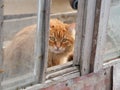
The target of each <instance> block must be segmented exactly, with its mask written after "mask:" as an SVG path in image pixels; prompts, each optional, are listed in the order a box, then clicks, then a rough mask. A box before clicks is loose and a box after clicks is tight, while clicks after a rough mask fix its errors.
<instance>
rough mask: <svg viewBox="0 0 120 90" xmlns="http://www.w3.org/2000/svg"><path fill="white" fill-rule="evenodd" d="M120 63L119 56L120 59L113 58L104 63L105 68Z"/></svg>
mask: <svg viewBox="0 0 120 90" xmlns="http://www.w3.org/2000/svg"><path fill="white" fill-rule="evenodd" d="M119 63H120V59H119V58H118V59H114V60H111V61H109V62H105V63H104V64H103V68H108V67H112V66H114V65H116V64H119Z"/></svg>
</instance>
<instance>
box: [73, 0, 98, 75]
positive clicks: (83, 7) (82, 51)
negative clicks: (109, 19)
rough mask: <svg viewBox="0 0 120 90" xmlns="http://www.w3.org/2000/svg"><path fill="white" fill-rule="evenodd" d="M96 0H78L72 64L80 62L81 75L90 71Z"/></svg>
mask: <svg viewBox="0 0 120 90" xmlns="http://www.w3.org/2000/svg"><path fill="white" fill-rule="evenodd" d="M95 5H96V0H83V1H82V0H80V1H79V4H78V16H77V26H76V41H75V52H74V61H75V62H74V64H77V65H78V64H80V72H81V75H85V74H88V73H89V71H90V56H91V46H92V35H93V27H94V15H95Z"/></svg>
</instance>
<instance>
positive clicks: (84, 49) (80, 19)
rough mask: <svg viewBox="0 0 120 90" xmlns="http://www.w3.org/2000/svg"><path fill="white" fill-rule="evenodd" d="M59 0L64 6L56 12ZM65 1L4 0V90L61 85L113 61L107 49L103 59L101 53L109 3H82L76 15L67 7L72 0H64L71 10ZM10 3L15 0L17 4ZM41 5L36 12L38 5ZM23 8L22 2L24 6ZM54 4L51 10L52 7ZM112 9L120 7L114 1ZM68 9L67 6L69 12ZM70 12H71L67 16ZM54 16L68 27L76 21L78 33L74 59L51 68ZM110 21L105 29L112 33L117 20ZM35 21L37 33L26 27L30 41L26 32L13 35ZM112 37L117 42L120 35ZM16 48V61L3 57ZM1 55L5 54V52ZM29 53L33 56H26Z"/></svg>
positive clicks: (99, 0) (98, 0)
mask: <svg viewBox="0 0 120 90" xmlns="http://www.w3.org/2000/svg"><path fill="white" fill-rule="evenodd" d="M56 1H58V3H59V4H60V5H59V6H60V7H57V8H56V6H55V5H56V4H55V3H56ZM63 1H64V0H38V1H37V0H34V1H33V0H19V1H18V0H13V1H9V0H4V2H3V4H4V5H5V7H4V13H3V12H2V10H3V8H0V10H1V11H0V15H1V16H2V17H4V20H3V19H2V18H0V23H3V25H1V26H2V27H1V26H0V28H2V30H1V29H0V30H1V32H3V33H0V37H2V38H3V41H2V42H3V43H4V44H3V46H2V42H0V46H1V49H3V51H4V55H3V57H2V54H1V55H0V64H1V66H0V68H2V67H3V70H5V71H4V73H3V74H0V79H3V80H2V82H1V86H0V89H1V88H2V89H3V90H6V89H8V88H9V89H12V90H14V89H24V88H27V90H30V89H40V88H43V87H44V88H45V87H47V86H49V85H52V84H55V83H57V82H59V81H64V80H67V79H71V78H74V77H78V76H82V75H86V74H89V73H91V72H97V71H99V70H101V69H103V60H104V59H105V60H109V59H111V58H110V57H108V56H107V55H110V53H111V52H110V53H109V51H108V50H109V49H106V51H105V55H103V54H104V53H103V52H104V51H103V50H104V48H105V47H104V43H105V38H106V33H105V32H106V27H107V20H108V18H107V17H108V15H109V6H110V0H79V3H78V10H77V11H76V10H73V9H71V8H70V7H69V3H68V2H69V0H66V3H67V7H65V6H66V4H65V3H63ZM11 2H14V5H13V3H11ZM23 3H24V4H23ZM37 3H38V11H37V7H36V6H37ZM0 4H1V1H0ZM10 4H11V5H10ZM21 4H23V5H22V7H21ZM50 5H52V6H51V7H50ZM114 5H115V6H116V5H118V3H117V4H114V3H113V6H112V8H114ZM61 6H63V7H61ZM118 6H119V5H118ZM14 7H16V8H14ZM64 7H65V8H66V9H65V10H64ZM9 9H10V10H9ZM58 9H59V10H58ZM66 10H67V11H70V12H66ZM111 11H112V10H111ZM113 11H114V10H113ZM18 12H19V13H18ZM114 13H115V11H114ZM117 13H118V12H117ZM2 14H3V15H2ZM36 14H37V16H36ZM111 15H113V14H111V12H110V17H111ZM116 17H117V16H116ZM116 17H115V18H116ZM51 18H57V19H59V20H61V21H63V22H65V23H72V22H76V27H75V29H76V35H75V45H74V55H73V56H74V57H73V61H71V62H68V63H65V64H63V65H57V66H53V67H49V68H47V67H48V66H47V63H48V50H49V45H48V44H49V42H48V41H49V32H50V31H49V24H50V19H51ZM112 19H113V20H112ZM112 19H111V18H109V22H108V28H107V30H111V32H112V30H113V29H109V28H111V26H112V25H114V18H112ZM112 22H113V23H112ZM36 23H37V25H36V26H35V27H36V28H34V29H36V32H34V33H33V32H32V30H33V29H31V27H30V28H28V30H29V29H31V32H30V33H28V34H29V35H30V37H29V36H27V35H26V33H25V35H24V34H23V33H22V32H21V33H19V34H17V35H16V36H15V34H16V33H17V32H19V31H20V30H21V29H22V28H23V27H26V26H29V25H31V24H36ZM118 26H119V25H118ZM32 27H34V26H32ZM116 30H117V29H116ZM111 32H108V34H107V35H109V34H111ZM115 33H116V32H115ZM19 35H20V36H21V35H22V37H20V38H17V39H16V38H14V37H17V36H19ZM115 35H116V34H115ZM23 36H24V37H26V38H27V42H29V43H26V41H24V40H25V38H24V37H23ZM118 36H119V35H118ZM33 37H34V39H33ZM112 37H113V38H115V40H116V36H112ZM8 40H9V41H10V40H16V42H17V41H18V42H19V40H20V41H22V42H24V43H22V44H21V43H13V45H11V42H6V41H8ZM31 40H32V41H31ZM109 40H111V37H107V43H106V46H108V45H109V44H110V43H111V42H110V41H109ZM31 42H33V44H31ZM118 42H119V41H118ZM6 43H7V44H8V45H11V47H12V48H13V49H12V50H11V51H10V50H9V51H7V53H8V52H9V53H8V54H7V55H6V54H5V52H6V51H5V50H7V49H6V47H7V44H6ZM107 44H108V45H107ZM118 44H119V43H118ZM15 45H16V46H15ZM31 45H33V47H32V48H31V47H30V46H31ZM113 45H114V44H113ZM18 46H19V47H18ZM26 46H27V47H26ZM11 47H10V49H11ZM108 48H109V47H108ZM110 48H111V47H110ZM14 50H16V52H15V54H13V56H14V58H16V59H14V58H11V59H9V58H8V60H7V59H5V58H6V57H8V56H9V55H10V54H11V52H14ZM31 50H32V51H31ZM110 50H112V49H110ZM115 50H116V49H115ZM117 50H118V48H117ZM0 51H1V52H2V50H0ZM118 51H119V50H118ZM16 53H18V54H16ZM26 53H30V54H29V55H25V54H26ZM114 54H115V53H114ZM22 55H23V57H24V58H25V59H21V61H17V60H18V59H20V58H22ZM115 55H117V56H115V58H116V57H118V56H119V54H118V53H117V54H115ZM2 58H3V59H2ZM29 58H30V59H29ZM112 58H113V57H112ZM5 60H7V61H5ZM10 60H11V61H10ZM12 60H13V61H12ZM14 60H15V61H14ZM29 60H32V61H29ZM8 61H9V62H8ZM6 63H7V64H6ZM11 67H12V68H11ZM2 75H3V78H2ZM61 78H62V79H61ZM46 84H47V86H46Z"/></svg>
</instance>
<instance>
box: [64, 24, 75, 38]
mask: <svg viewBox="0 0 120 90" xmlns="http://www.w3.org/2000/svg"><path fill="white" fill-rule="evenodd" d="M66 29H67V30H68V31H69V32H70V33H71V35H72V36H73V37H74V38H75V23H71V24H66Z"/></svg>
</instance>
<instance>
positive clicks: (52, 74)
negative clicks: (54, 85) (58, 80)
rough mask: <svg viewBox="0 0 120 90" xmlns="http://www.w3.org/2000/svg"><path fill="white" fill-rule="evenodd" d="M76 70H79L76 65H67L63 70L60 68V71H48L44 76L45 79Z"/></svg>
mask: <svg viewBox="0 0 120 90" xmlns="http://www.w3.org/2000/svg"><path fill="white" fill-rule="evenodd" d="M78 71H79V70H78V69H77V68H76V67H69V68H66V69H63V70H60V71H56V72H54V73H49V74H48V75H47V76H46V79H51V78H54V77H57V76H61V75H63V74H66V73H71V72H72V73H73V72H78Z"/></svg>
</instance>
